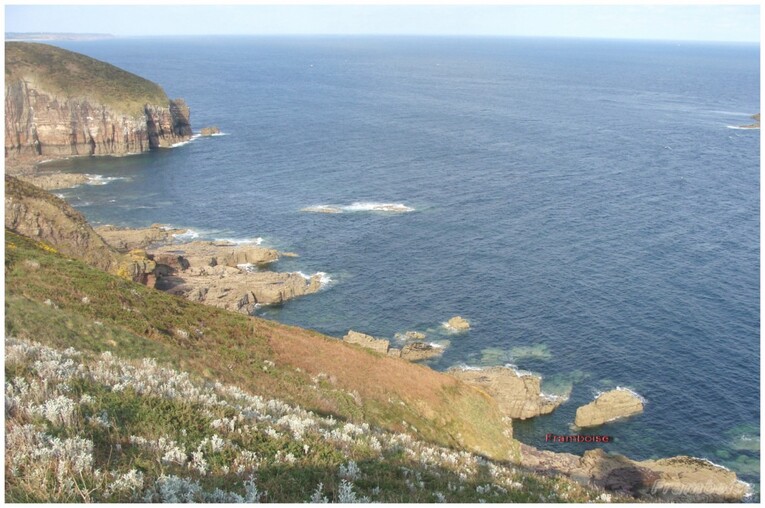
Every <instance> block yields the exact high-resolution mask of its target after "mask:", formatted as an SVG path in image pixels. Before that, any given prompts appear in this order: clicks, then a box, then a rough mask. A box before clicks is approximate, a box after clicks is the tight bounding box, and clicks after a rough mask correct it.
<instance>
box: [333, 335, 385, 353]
mask: <svg viewBox="0 0 765 508" xmlns="http://www.w3.org/2000/svg"><path fill="white" fill-rule="evenodd" d="M343 340H344V341H345V342H348V343H349V344H358V345H359V346H362V347H365V348H367V349H371V350H373V351H377V352H378V353H382V354H384V355H385V354H388V346H389V345H390V342H389V341H387V340H386V339H375V338H374V337H372V336H371V335H366V334H364V333H359V332H354V331H353V330H349V331H348V333H347V334H346V335H345V337H343Z"/></svg>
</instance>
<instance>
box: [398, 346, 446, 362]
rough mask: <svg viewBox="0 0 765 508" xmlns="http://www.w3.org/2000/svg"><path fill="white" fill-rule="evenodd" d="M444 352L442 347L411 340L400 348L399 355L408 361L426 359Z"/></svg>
mask: <svg viewBox="0 0 765 508" xmlns="http://www.w3.org/2000/svg"><path fill="white" fill-rule="evenodd" d="M443 353H444V348H443V347H439V346H434V345H433V344H428V343H426V342H412V343H411V344H407V345H406V346H404V347H403V348H401V353H400V354H399V356H401V358H403V359H404V360H407V361H410V362H416V361H420V360H427V359H428V358H435V357H437V356H441V355H442V354H443Z"/></svg>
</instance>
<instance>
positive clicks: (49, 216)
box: [5, 175, 119, 270]
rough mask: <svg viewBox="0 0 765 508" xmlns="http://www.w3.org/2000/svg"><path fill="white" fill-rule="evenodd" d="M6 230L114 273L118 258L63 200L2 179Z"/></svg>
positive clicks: (10, 179)
mask: <svg viewBox="0 0 765 508" xmlns="http://www.w3.org/2000/svg"><path fill="white" fill-rule="evenodd" d="M5 227H6V228H8V229H10V230H12V231H15V232H16V233H18V234H20V235H24V236H26V237H29V238H32V239H34V240H38V241H41V242H44V243H46V244H48V245H50V246H51V247H53V248H55V249H56V250H58V251H59V252H61V253H63V254H66V255H68V256H72V257H77V258H79V259H82V260H83V261H85V262H87V263H88V264H90V265H93V266H96V267H98V268H101V269H102V270H113V269H115V268H116V266H117V265H118V264H119V255H118V253H117V252H116V251H114V249H112V248H111V247H110V246H109V245H107V244H106V242H104V240H103V239H102V238H101V237H100V236H98V234H97V233H96V232H95V231H93V228H91V227H90V224H88V222H87V221H86V220H85V217H83V216H82V214H81V213H80V212H78V211H77V210H75V209H74V208H72V207H71V206H70V205H69V204H68V203H67V202H66V201H64V200H63V199H60V198H58V197H56V196H54V195H53V194H51V193H49V192H46V191H44V190H42V189H40V188H38V187H35V186H34V185H31V184H29V183H26V182H23V181H21V180H19V179H17V178H14V177H12V176H8V175H6V176H5Z"/></svg>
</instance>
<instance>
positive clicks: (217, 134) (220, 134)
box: [210, 132, 228, 138]
mask: <svg viewBox="0 0 765 508" xmlns="http://www.w3.org/2000/svg"><path fill="white" fill-rule="evenodd" d="M218 136H228V132H216V133H215V134H210V137H211V138H217V137H218Z"/></svg>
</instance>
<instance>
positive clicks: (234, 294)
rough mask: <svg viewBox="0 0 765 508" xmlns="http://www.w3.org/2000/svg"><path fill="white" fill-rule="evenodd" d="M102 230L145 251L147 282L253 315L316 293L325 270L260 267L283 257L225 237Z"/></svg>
mask: <svg viewBox="0 0 765 508" xmlns="http://www.w3.org/2000/svg"><path fill="white" fill-rule="evenodd" d="M97 232H98V234H99V235H100V236H101V237H102V238H103V239H104V240H105V241H106V242H107V243H108V244H109V245H111V246H112V247H114V248H115V249H117V250H118V251H120V252H129V253H133V252H138V251H142V250H143V249H145V252H146V255H147V256H148V259H150V260H151V261H152V262H153V263H154V265H153V271H152V273H151V275H149V276H147V277H146V279H147V280H146V284H147V285H148V286H151V287H154V288H156V289H159V290H161V291H166V292H168V293H171V294H174V295H177V296H181V297H184V298H187V299H189V300H192V301H195V302H200V303H204V304H206V305H212V306H214V307H219V308H223V309H226V310H231V311H236V312H241V313H244V314H252V313H253V312H254V311H255V309H257V308H258V307H259V306H260V305H272V304H281V303H284V302H286V301H287V300H291V299H293V298H297V297H300V296H304V295H308V294H312V293H316V292H317V291H319V290H320V289H321V287H322V274H320V273H317V274H315V275H312V276H310V277H307V276H304V275H303V274H301V273H297V272H287V273H284V272H271V271H265V270H261V269H262V268H263V267H264V266H265V265H267V264H269V263H273V262H274V261H277V260H278V259H279V252H278V251H276V250H274V249H269V248H265V247H260V246H258V245H254V244H236V243H232V242H227V241H214V242H211V241H193V242H187V243H177V241H178V236H180V235H183V234H185V233H188V230H186V229H174V228H169V227H167V226H163V225H161V224H153V225H151V226H150V227H148V228H142V229H131V228H119V227H115V226H102V227H99V228H98V229H97Z"/></svg>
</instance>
